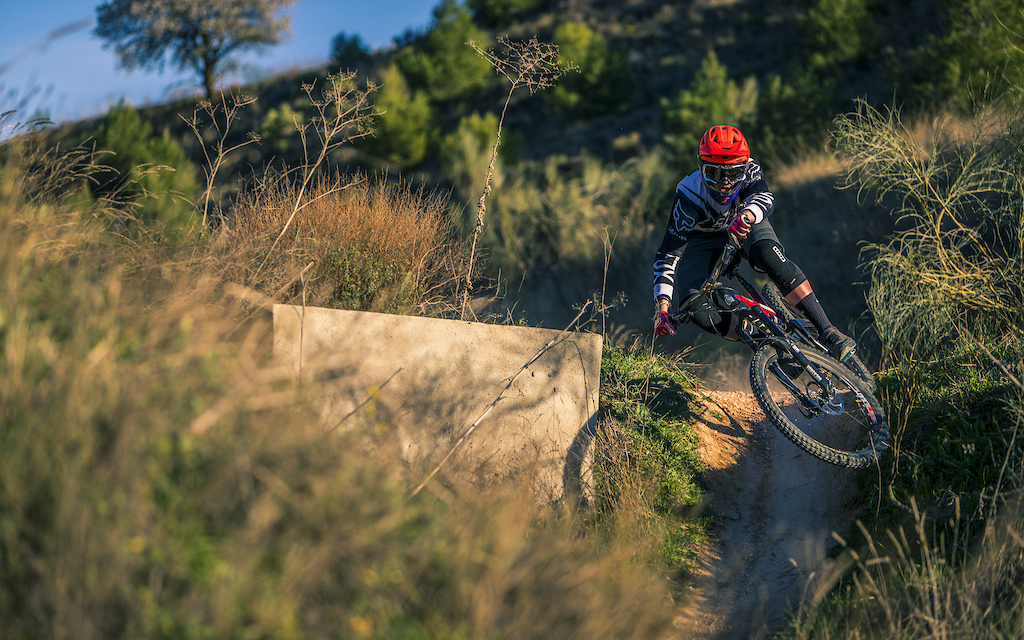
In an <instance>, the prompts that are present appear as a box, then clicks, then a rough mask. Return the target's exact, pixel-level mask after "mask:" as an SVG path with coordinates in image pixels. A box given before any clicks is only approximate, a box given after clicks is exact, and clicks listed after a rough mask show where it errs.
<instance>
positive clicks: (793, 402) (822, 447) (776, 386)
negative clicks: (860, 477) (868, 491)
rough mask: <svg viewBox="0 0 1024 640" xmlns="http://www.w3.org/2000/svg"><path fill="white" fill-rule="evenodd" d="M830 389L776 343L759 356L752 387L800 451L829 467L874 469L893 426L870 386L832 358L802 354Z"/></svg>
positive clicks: (754, 364)
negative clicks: (831, 388) (872, 466)
mask: <svg viewBox="0 0 1024 640" xmlns="http://www.w3.org/2000/svg"><path fill="white" fill-rule="evenodd" d="M802 353H803V355H804V356H806V358H807V360H808V361H810V363H811V366H812V367H813V368H814V369H815V371H816V372H817V373H818V374H819V376H821V377H822V378H823V379H827V380H828V382H829V383H830V384H831V386H832V387H833V388H834V392H833V391H832V390H830V389H829V385H828V384H825V385H822V384H820V383H818V382H817V381H816V380H815V379H814V378H813V376H812V375H811V373H810V372H809V371H807V370H806V369H805V368H804V367H802V366H801V365H800V364H799V363H797V361H796V360H794V359H793V356H792V353H791V352H790V351H789V350H788V348H787V347H786V345H784V344H781V343H778V342H773V343H769V344H765V345H763V346H762V347H761V348H760V349H758V350H757V352H755V353H754V358H753V360H752V362H751V363H750V387H751V389H753V391H754V397H755V398H756V399H757V402H758V404H760V405H761V408H762V409H764V411H765V414H766V415H767V416H768V419H769V420H770V421H771V423H772V424H773V425H775V427H776V428H777V429H778V430H779V431H781V432H782V433H783V435H785V436H786V437H787V438H789V439H790V440H792V441H793V443H794V444H796V445H797V446H798V447H800V448H801V449H803V450H804V451H806V452H807V453H809V454H811V455H812V456H814V457H816V458H820V459H821V460H824V461H826V462H830V463H832V464H835V465H838V466H841V467H851V468H860V467H866V466H868V465H870V464H874V463H876V462H877V461H878V459H879V457H880V456H881V455H882V454H883V453H885V452H886V451H887V450H888V448H889V425H888V422H887V421H886V418H885V412H884V411H883V410H882V406H881V404H880V403H879V402H878V399H877V398H875V396H874V395H873V394H872V393H871V391H870V389H869V388H868V386H867V384H865V382H864V381H863V380H861V379H860V378H859V377H857V376H856V375H854V374H853V372H852V371H850V370H849V369H847V368H846V367H844V366H843V365H842V364H840V363H839V362H837V361H835V360H833V359H832V358H830V357H828V356H826V355H824V354H821V353H818V352H816V351H813V350H810V349H808V350H805V351H802Z"/></svg>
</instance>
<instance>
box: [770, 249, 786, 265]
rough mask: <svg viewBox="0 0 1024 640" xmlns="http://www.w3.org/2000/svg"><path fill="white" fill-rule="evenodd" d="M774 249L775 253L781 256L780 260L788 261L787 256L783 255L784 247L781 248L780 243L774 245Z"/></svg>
mask: <svg viewBox="0 0 1024 640" xmlns="http://www.w3.org/2000/svg"><path fill="white" fill-rule="evenodd" d="M772 251H774V252H775V255H777V256H779V260H782V261H783V262H785V261H786V256H784V255H782V249H780V248H779V245H775V246H774V247H772Z"/></svg>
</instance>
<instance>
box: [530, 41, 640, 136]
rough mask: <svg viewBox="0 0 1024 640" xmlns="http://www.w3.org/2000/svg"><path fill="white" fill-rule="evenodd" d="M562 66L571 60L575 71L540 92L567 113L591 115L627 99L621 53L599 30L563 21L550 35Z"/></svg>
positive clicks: (614, 107) (626, 72)
mask: <svg viewBox="0 0 1024 640" xmlns="http://www.w3.org/2000/svg"><path fill="white" fill-rule="evenodd" d="M552 40H553V42H554V44H556V45H558V57H559V60H560V61H561V65H562V66H563V67H564V66H566V65H568V64H569V63H573V64H575V65H577V66H578V67H579V73H570V74H567V75H566V76H565V77H564V78H562V80H561V81H560V82H559V83H558V84H557V85H555V86H554V87H552V88H551V90H550V91H548V92H546V93H544V98H545V100H547V101H548V103H549V104H551V105H553V106H555V107H556V108H557V109H561V110H563V111H566V112H568V113H571V114H574V115H577V116H581V117H593V116H597V115H602V114H606V113H611V112H614V111H617V110H619V109H620V108H621V107H623V106H624V105H625V104H627V103H628V102H629V98H630V95H631V93H632V88H631V86H630V81H629V68H628V64H627V61H626V57H625V55H623V54H621V53H619V52H616V51H612V50H611V49H609V48H608V44H607V42H606V41H605V39H604V36H602V35H601V34H600V33H597V32H595V31H593V30H592V29H590V27H588V26H587V25H585V24H583V23H582V22H564V23H562V24H560V25H558V27H556V28H555V33H554V35H553V37H552Z"/></svg>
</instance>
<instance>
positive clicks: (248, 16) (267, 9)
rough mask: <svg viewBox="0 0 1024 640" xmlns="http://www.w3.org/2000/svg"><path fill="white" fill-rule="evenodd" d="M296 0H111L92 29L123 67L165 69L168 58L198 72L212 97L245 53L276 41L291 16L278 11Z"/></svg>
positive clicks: (208, 94)
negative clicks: (225, 75)
mask: <svg viewBox="0 0 1024 640" xmlns="http://www.w3.org/2000/svg"><path fill="white" fill-rule="evenodd" d="M294 2H295V0H107V2H104V3H103V4H101V5H100V6H98V7H96V29H95V31H94V32H93V33H94V34H95V35H96V36H97V37H98V38H100V39H102V40H104V41H105V44H104V47H105V48H113V49H114V52H115V53H116V54H117V58H118V66H119V67H120V68H122V69H129V70H131V69H143V70H147V71H161V72H162V71H163V69H164V65H165V64H166V63H168V62H170V63H171V64H173V65H174V66H175V67H177V68H178V69H179V70H182V71H186V70H192V71H195V72H196V73H197V74H198V75H199V76H200V77H201V78H202V80H203V88H204V89H205V90H206V97H207V99H212V98H213V91H214V84H215V83H216V80H217V77H218V75H221V74H223V73H224V72H225V71H228V70H230V69H231V68H232V67H233V66H234V65H235V64H236V60H235V56H236V55H237V54H239V53H241V52H243V51H246V50H251V49H260V48H262V47H266V46H268V45H273V44H277V43H278V42H280V41H281V38H282V36H283V35H284V34H285V31H286V30H287V29H288V26H289V24H290V23H291V19H290V18H289V17H288V16H278V15H277V14H278V11H279V10H281V9H283V8H286V7H288V6H291V5H292V4H293V3H294Z"/></svg>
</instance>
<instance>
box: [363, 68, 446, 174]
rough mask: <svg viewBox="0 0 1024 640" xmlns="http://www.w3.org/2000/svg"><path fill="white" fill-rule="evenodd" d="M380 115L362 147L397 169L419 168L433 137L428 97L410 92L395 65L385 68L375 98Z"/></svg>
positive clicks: (424, 94) (432, 120) (432, 122)
mask: <svg viewBox="0 0 1024 640" xmlns="http://www.w3.org/2000/svg"><path fill="white" fill-rule="evenodd" d="M374 104H375V106H376V109H377V111H378V113H379V115H378V116H376V117H375V118H374V124H373V127H374V129H375V130H376V133H375V135H374V137H372V138H367V139H366V141H365V142H364V143H363V144H362V145H361V146H362V147H363V148H365V149H367V150H368V151H369V152H370V153H371V154H373V155H375V156H377V158H379V159H380V160H382V161H384V162H386V163H389V164H394V165H397V166H399V167H403V168H404V167H412V166H415V165H417V164H419V163H420V162H421V161H422V160H423V158H424V157H425V156H426V155H427V149H428V147H429V146H430V143H431V139H432V138H433V136H434V135H435V125H434V117H433V114H432V112H431V108H430V103H429V101H428V99H427V94H426V93H424V92H422V91H411V90H410V89H409V85H408V84H407V83H406V81H405V77H404V76H403V75H402V72H401V71H399V69H398V67H396V66H395V65H389V66H388V67H386V68H385V69H384V71H383V73H382V75H381V86H380V89H378V90H377V94H376V96H375V97H374Z"/></svg>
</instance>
